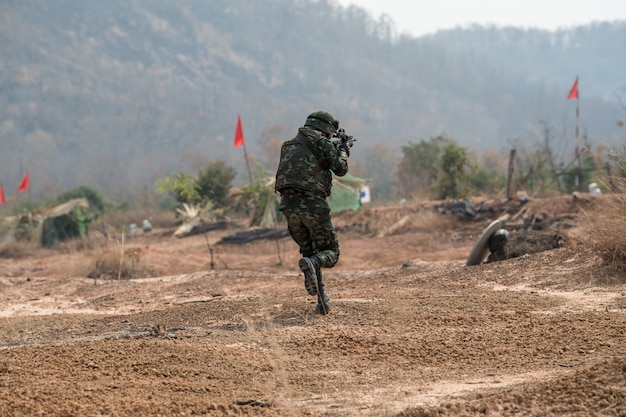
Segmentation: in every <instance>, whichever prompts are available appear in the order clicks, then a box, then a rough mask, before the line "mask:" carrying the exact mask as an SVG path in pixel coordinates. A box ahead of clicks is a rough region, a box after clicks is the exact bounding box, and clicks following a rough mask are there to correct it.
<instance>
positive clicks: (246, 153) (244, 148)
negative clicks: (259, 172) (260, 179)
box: [243, 142, 252, 185]
mask: <svg viewBox="0 0 626 417" xmlns="http://www.w3.org/2000/svg"><path fill="white" fill-rule="evenodd" d="M243 157H244V158H245V159H246V168H247V169H248V180H249V181H250V185H252V173H251V172H250V163H249V162H248V152H247V151H246V142H244V143H243Z"/></svg>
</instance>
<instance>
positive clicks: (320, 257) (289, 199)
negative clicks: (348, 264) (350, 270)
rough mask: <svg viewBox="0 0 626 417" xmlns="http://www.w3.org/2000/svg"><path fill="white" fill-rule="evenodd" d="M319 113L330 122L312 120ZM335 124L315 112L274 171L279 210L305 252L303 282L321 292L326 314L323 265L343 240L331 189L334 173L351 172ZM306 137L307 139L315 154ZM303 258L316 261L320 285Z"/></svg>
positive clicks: (335, 257) (330, 264) (284, 150)
mask: <svg viewBox="0 0 626 417" xmlns="http://www.w3.org/2000/svg"><path fill="white" fill-rule="evenodd" d="M317 114H322V115H323V116H327V118H328V119H331V118H332V119H331V120H330V123H327V124H324V123H314V122H311V118H312V116H313V115H317ZM333 120H334V123H332V121H333ZM337 128H338V122H337V121H336V120H335V119H334V117H333V116H332V115H330V113H327V112H315V113H312V114H311V115H310V116H309V117H308V118H307V122H306V123H305V125H304V127H301V128H300V129H298V134H297V136H296V137H295V138H293V139H291V140H287V141H285V142H284V143H283V145H282V148H281V155H280V162H279V164H278V170H277V172H276V191H277V192H279V193H280V194H281V203H280V210H281V211H282V213H283V214H284V216H285V218H286V219H287V227H288V229H289V233H290V235H291V237H292V238H293V240H294V241H295V242H296V243H297V244H298V246H299V247H300V253H301V254H302V256H303V259H301V260H300V268H301V269H302V270H303V271H304V272H305V286H306V288H307V291H308V292H309V294H310V295H318V307H317V310H318V312H320V313H324V314H325V313H327V312H328V310H329V309H330V303H329V301H328V297H327V295H326V293H325V291H324V284H323V280H322V273H321V268H322V267H324V268H332V267H333V266H335V264H336V263H337V260H338V259H339V242H338V240H337V235H336V234H335V228H334V226H333V223H332V221H331V217H330V207H329V205H328V202H327V200H326V199H327V197H328V196H330V192H331V187H332V173H335V175H338V176H343V175H345V174H346V173H347V172H348V154H347V151H346V150H344V149H338V147H336V146H335V145H334V144H333V143H332V142H331V141H330V135H331V134H332V133H335V132H336V130H337ZM302 140H305V141H309V142H310V143H311V144H312V145H313V146H314V147H315V149H316V150H317V151H316V152H317V155H315V154H314V153H313V151H312V150H311V149H309V148H308V147H307V145H305V144H304V143H303V142H302ZM303 260H310V261H312V264H311V263H309V265H310V266H312V267H313V268H314V269H315V274H313V275H314V276H315V277H316V278H317V283H314V284H315V285H316V287H317V288H311V287H310V284H311V283H310V282H308V281H307V279H314V278H311V277H309V276H307V270H306V268H303V265H305V264H306V263H305V262H303Z"/></svg>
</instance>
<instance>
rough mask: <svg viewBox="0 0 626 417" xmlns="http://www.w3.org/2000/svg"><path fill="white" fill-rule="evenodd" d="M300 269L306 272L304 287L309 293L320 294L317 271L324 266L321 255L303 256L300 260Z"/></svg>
mask: <svg viewBox="0 0 626 417" xmlns="http://www.w3.org/2000/svg"><path fill="white" fill-rule="evenodd" d="M298 266H299V267H300V270H301V271H302V272H304V288H306V291H307V293H309V295H318V288H317V281H318V279H317V272H316V271H318V270H320V267H321V266H322V260H321V259H320V257H319V256H317V255H313V256H311V257H306V256H305V257H303V258H301V259H300V260H299V261H298Z"/></svg>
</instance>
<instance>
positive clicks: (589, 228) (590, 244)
mask: <svg viewBox="0 0 626 417" xmlns="http://www.w3.org/2000/svg"><path fill="white" fill-rule="evenodd" d="M580 219H581V225H582V233H581V237H580V240H581V242H582V244H583V245H585V246H586V247H587V248H588V249H589V250H591V251H592V252H593V253H594V254H595V255H597V257H598V258H599V260H600V264H599V265H598V268H599V270H598V276H599V277H600V279H602V280H603V281H605V282H606V283H611V282H615V283H622V284H623V283H626V195H624V194H612V195H610V196H606V197H605V198H604V199H603V204H602V207H590V208H588V209H585V208H583V209H582V210H581V213H580Z"/></svg>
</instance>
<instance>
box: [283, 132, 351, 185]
mask: <svg viewBox="0 0 626 417" xmlns="http://www.w3.org/2000/svg"><path fill="white" fill-rule="evenodd" d="M298 135H300V137H304V138H305V140H309V141H311V143H312V144H313V145H314V146H315V147H316V148H317V149H318V153H319V156H320V157H321V160H320V161H319V162H318V160H317V158H316V156H315V155H314V154H313V152H312V151H311V150H310V149H309V148H308V147H307V146H306V145H304V144H303V143H301V142H300V140H298V137H297V136H296V137H295V138H293V139H290V140H288V141H285V142H284V143H283V145H282V148H281V150H280V162H279V163H278V170H277V171H276V186H275V189H276V191H278V192H279V193H281V194H283V193H285V192H289V191H291V192H293V193H309V194H317V195H323V196H324V197H328V196H329V195H330V190H331V187H332V172H334V173H335V175H337V176H340V177H341V176H344V175H346V173H347V172H348V155H346V153H345V152H344V151H341V152H340V151H338V150H337V148H336V147H335V145H334V144H333V143H332V142H331V141H330V139H328V138H326V137H324V136H322V134H321V132H319V131H317V130H313V129H309V128H307V127H301V128H300V129H298Z"/></svg>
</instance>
